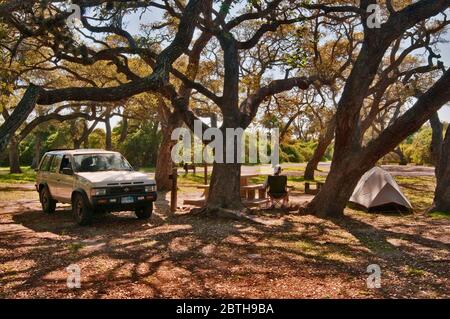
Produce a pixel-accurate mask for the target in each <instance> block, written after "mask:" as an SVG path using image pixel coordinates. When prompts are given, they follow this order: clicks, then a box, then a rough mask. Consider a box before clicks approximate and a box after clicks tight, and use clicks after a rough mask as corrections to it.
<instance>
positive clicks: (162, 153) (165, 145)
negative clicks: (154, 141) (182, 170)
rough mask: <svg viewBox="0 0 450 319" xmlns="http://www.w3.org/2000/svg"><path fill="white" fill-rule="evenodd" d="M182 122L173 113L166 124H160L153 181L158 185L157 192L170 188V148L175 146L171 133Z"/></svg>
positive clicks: (171, 165)
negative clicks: (159, 142) (160, 130)
mask: <svg viewBox="0 0 450 319" xmlns="http://www.w3.org/2000/svg"><path fill="white" fill-rule="evenodd" d="M181 125H182V121H181V119H180V118H179V117H178V115H177V113H173V114H171V115H170V116H169V120H168V122H167V123H164V124H161V126H162V141H161V145H160V146H159V150H158V156H157V159H156V171H155V180H156V185H158V190H161V191H169V190H171V188H172V181H171V180H170V178H169V177H170V174H172V168H173V161H172V153H171V152H172V148H173V146H174V145H175V144H176V141H173V140H172V138H171V137H172V132H173V130H174V129H176V128H177V127H181Z"/></svg>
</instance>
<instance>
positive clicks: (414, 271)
mask: <svg viewBox="0 0 450 319" xmlns="http://www.w3.org/2000/svg"><path fill="white" fill-rule="evenodd" d="M405 271H406V273H407V274H408V275H410V276H414V277H423V276H425V275H426V274H427V272H426V271H425V270H422V269H419V268H415V267H412V266H406V269H405Z"/></svg>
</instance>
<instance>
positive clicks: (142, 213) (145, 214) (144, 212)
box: [135, 203, 153, 219]
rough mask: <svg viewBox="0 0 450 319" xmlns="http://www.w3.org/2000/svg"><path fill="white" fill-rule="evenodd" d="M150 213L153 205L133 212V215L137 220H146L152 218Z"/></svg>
mask: <svg viewBox="0 0 450 319" xmlns="http://www.w3.org/2000/svg"><path fill="white" fill-rule="evenodd" d="M152 213H153V203H152V204H149V206H145V207H142V208H139V209H136V211H135V214H136V216H137V218H139V219H148V218H150V217H152Z"/></svg>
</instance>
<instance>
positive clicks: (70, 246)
mask: <svg viewBox="0 0 450 319" xmlns="http://www.w3.org/2000/svg"><path fill="white" fill-rule="evenodd" d="M84 246H85V245H84V244H82V243H70V244H67V245H66V248H67V249H68V250H69V251H70V253H72V254H76V253H77V252H78V251H79V250H80V249H81V248H83V247H84Z"/></svg>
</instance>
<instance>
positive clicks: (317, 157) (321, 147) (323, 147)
mask: <svg viewBox="0 0 450 319" xmlns="http://www.w3.org/2000/svg"><path fill="white" fill-rule="evenodd" d="M335 128H336V120H335V117H334V116H333V118H332V119H331V120H330V122H329V123H328V125H327V128H326V131H325V134H321V135H320V137H319V143H318V144H317V147H316V149H315V150H314V154H313V156H312V158H311V159H310V160H309V162H308V164H306V169H305V175H304V178H305V180H314V172H315V170H316V169H317V166H318V165H319V162H320V161H321V160H322V158H323V156H324V155H325V152H326V151H327V148H328V146H329V145H330V144H331V142H332V141H333V137H334V130H335Z"/></svg>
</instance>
